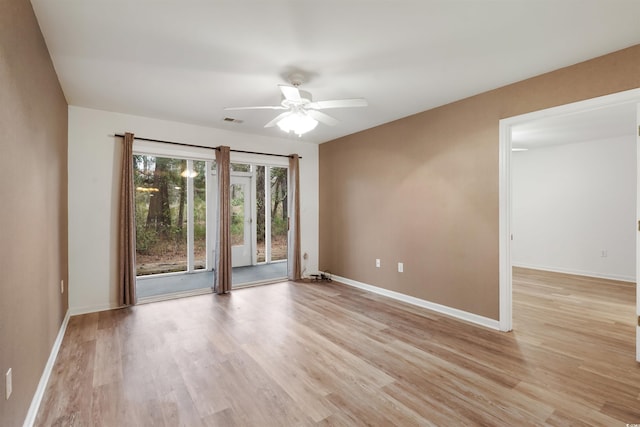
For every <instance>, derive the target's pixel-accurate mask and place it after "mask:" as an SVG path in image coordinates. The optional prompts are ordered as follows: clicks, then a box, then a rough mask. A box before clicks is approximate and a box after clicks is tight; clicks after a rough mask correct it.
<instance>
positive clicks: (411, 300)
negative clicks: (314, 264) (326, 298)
mask: <svg viewBox="0 0 640 427" xmlns="http://www.w3.org/2000/svg"><path fill="white" fill-rule="evenodd" d="M325 274H329V273H325ZM330 276H331V278H332V279H333V280H335V281H336V282H339V283H343V284H345V285H348V286H352V287H354V288H358V289H362V290H365V291H368V292H373V293H374V294H378V295H383V296H386V297H389V298H392V299H395V300H398V301H402V302H406V303H408V304H411V305H416V306H418V307H422V308H426V309H427V310H431V311H435V312H436V313H440V314H444V315H446V316H449V317H453V318H455V319H458V320H464V321H465V322H470V323H474V324H476V325H480V326H484V327H485V328H489V329H494V330H500V322H498V321H497V320H495V319H490V318H488V317H484V316H479V315H477V314H473V313H469V312H468V311H464V310H459V309H457V308H453V307H448V306H446V305H442V304H438V303H435V302H431V301H427V300H423V299H420V298H416V297H412V296H410V295H406V294H403V293H400V292H395V291H390V290H388V289H384V288H379V287H377V286H373V285H368V284H366V283H362V282H358V281H357V280H352V279H348V278H346V277H341V276H336V275H335V274H330Z"/></svg>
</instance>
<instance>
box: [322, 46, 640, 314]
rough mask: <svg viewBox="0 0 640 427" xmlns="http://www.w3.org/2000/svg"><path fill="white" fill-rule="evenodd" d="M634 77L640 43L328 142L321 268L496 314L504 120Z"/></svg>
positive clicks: (636, 80)
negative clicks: (500, 146) (377, 264)
mask: <svg viewBox="0 0 640 427" xmlns="http://www.w3.org/2000/svg"><path fill="white" fill-rule="evenodd" d="M496 72H499V70H496ZM638 87H640V45H637V46H634V47H631V48H628V49H625V50H622V51H619V52H615V53H612V54H609V55H606V56H603V57H600V58H596V59H593V60H590V61H587V62H584V63H580V64H577V65H574V66H571V67H567V68H563V69H561V70H557V71H554V72H551V73H548V74H544V75H541V76H538V77H535V78H532V79H528V80H525V81H522V82H519V83H516V84H513V85H509V86H506V87H503V88H499V89H496V90H493V91H490V92H487V93H483V94H480V95H477V96H474V97H471V98H467V99H464V100H461V101H458V102H455V103H452V104H449V105H445V106H443V107H439V108H436V109H433V110H429V111H426V112H423V113H420V114H417V115H414V116H411V117H407V118H404V119H401V120H398V121H395V122H392V123H388V124H385V125H382V126H379V127H376V128H373V129H369V130H367V131H364V132H360V133H357V134H354V135H350V136H347V137H344V138H341V139H338V140H335V141H331V142H327V143H325V144H322V145H321V146H320V261H319V265H320V269H321V270H328V271H331V272H332V273H333V274H336V275H339V276H342V277H346V278H349V279H352V280H357V281H360V282H364V283H367V284H370V285H374V286H378V287H382V288H385V289H389V290H393V291H396V292H401V293H403V294H407V295H411V296H414V297H417V298H421V299H425V300H428V301H431V302H435V303H439V304H443V305H446V306H449V307H453V308H457V309H460V310H464V311H468V312H471V313H474V314H478V315H481V316H485V317H488V318H491V319H496V320H497V319H498V317H499V298H498V289H499V282H498V244H499V243H498V201H499V200H498V121H499V120H500V119H503V118H507V117H512V116H516V115H520V114H524V113H527V112H532V111H537V110H541V109H545V108H549V107H553V106H558V105H563V104H567V103H570V102H575V101H580V100H585V99H589V98H594V97H598V96H602V95H606V94H611V93H615V92H620V91H624V90H628V89H634V88H638ZM376 258H380V259H381V260H382V268H379V269H378V268H375V259H376ZM398 262H404V269H405V272H404V273H398V272H397V263H398Z"/></svg>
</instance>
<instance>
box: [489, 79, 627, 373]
mask: <svg viewBox="0 0 640 427" xmlns="http://www.w3.org/2000/svg"><path fill="white" fill-rule="evenodd" d="M630 103H635V104H636V105H640V89H632V90H627V91H624V92H618V93H614V94H611V95H605V96H601V97H597V98H592V99H588V100H584V101H578V102H574V103H570V104H565V105H561V106H558V107H552V108H547V109H544V110H539V111H534V112H531V113H526V114H522V115H519V116H514V117H509V118H505V119H502V120H500V121H499V166H498V167H499V220H498V221H499V283H500V286H499V301H500V320H499V328H500V330H501V331H504V332H507V331H511V330H512V329H513V284H512V260H511V237H512V235H511V233H512V228H511V220H512V217H511V213H512V212H511V201H512V197H511V128H512V127H513V126H516V125H519V124H523V123H526V122H529V121H532V120H539V119H543V118H548V117H554V116H555V117H557V116H568V115H571V114H576V113H582V112H585V111H589V110H595V109H599V108H605V107H613V106H616V105H621V104H630ZM638 114H639V120H640V112H639V113H638ZM639 151H640V149H639ZM639 156H640V154H639ZM639 158H640V157H639ZM636 169H638V166H637V165H636ZM639 188H640V187H639ZM639 199H640V198H639ZM636 216H637V218H638V219H640V200H639V201H638V207H637V213H636ZM639 257H640V238H639V236H638V234H637V233H636V299H637V301H636V314H637V315H639V316H640V296H639V295H638V285H637V283H638V282H639V281H640V280H638V278H640V262H639V261H638V258H639ZM636 348H637V351H636V359H637V360H638V361H640V326H637V327H636Z"/></svg>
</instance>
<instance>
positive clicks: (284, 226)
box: [269, 167, 289, 261]
mask: <svg viewBox="0 0 640 427" xmlns="http://www.w3.org/2000/svg"><path fill="white" fill-rule="evenodd" d="M269 169H270V170H271V173H270V182H271V203H270V210H271V215H270V216H271V251H270V252H271V259H270V260H271V261H280V260H286V259H287V235H288V212H289V210H288V206H287V168H279V167H270V168H269Z"/></svg>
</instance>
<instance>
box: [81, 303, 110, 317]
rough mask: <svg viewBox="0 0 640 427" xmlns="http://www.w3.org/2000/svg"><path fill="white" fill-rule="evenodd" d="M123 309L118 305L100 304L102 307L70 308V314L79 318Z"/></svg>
mask: <svg viewBox="0 0 640 427" xmlns="http://www.w3.org/2000/svg"><path fill="white" fill-rule="evenodd" d="M118 308H122V307H120V306H119V305H117V304H100V305H86V306H83V307H70V308H69V312H70V313H71V316H77V315H79V314H88V313H97V312H99V311H108V310H116V309H118Z"/></svg>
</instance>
